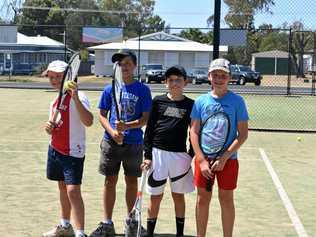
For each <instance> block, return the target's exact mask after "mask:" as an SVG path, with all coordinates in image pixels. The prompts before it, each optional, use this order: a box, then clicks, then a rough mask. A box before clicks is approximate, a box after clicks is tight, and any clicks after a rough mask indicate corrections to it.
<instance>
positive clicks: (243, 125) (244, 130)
mask: <svg viewBox="0 0 316 237" xmlns="http://www.w3.org/2000/svg"><path fill="white" fill-rule="evenodd" d="M237 130H238V136H237V137H236V139H235V140H234V141H233V143H232V144H231V145H230V146H229V147H228V148H227V150H226V151H225V152H224V154H223V155H222V157H221V158H222V159H226V160H228V159H229V158H230V156H231V155H232V154H233V153H234V152H236V151H237V150H238V149H239V148H240V147H241V145H242V144H244V142H245V141H246V140H247V138H248V121H240V122H238V124H237Z"/></svg>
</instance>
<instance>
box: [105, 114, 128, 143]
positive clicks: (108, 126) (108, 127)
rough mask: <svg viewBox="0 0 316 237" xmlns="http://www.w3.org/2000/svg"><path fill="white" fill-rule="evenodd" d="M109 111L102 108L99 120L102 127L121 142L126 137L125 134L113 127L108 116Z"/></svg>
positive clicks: (115, 139)
mask: <svg viewBox="0 0 316 237" xmlns="http://www.w3.org/2000/svg"><path fill="white" fill-rule="evenodd" d="M107 114H108V111H107V110H105V109H100V112H99V121H100V123H101V125H102V127H103V128H104V129H105V131H107V132H108V134H110V136H111V137H112V138H113V139H114V141H115V142H116V143H121V142H122V141H123V139H124V137H123V134H122V133H120V132H119V131H117V130H115V129H113V128H112V126H111V124H110V121H109V120H108V118H107Z"/></svg>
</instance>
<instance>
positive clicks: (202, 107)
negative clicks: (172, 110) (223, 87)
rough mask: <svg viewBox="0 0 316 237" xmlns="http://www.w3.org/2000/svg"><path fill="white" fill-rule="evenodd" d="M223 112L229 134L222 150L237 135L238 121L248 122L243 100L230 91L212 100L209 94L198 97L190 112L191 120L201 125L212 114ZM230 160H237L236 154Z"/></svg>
mask: <svg viewBox="0 0 316 237" xmlns="http://www.w3.org/2000/svg"><path fill="white" fill-rule="evenodd" d="M218 111H224V112H225V113H226V114H227V115H228V117H229V120H230V132H229V135H228V139H227V143H226V144H225V146H224V149H227V148H228V147H229V146H230V145H231V144H232V143H233V141H234V140H235V139H236V137H237V135H238V131H237V124H238V122H240V121H248V120H249V117H248V112H247V107H246V104H245V101H244V99H243V98H242V97H241V96H239V95H237V94H235V93H234V92H232V91H228V92H227V93H226V94H225V95H224V96H223V97H221V98H214V97H213V96H212V94H211V93H207V94H204V95H201V96H199V97H198V98H197V99H196V100H195V102H194V106H193V109H192V112H191V119H192V120H200V121H201V125H202V124H203V123H204V122H205V121H206V119H207V118H208V117H209V116H211V115H212V114H214V113H216V112H218ZM230 159H237V152H235V153H234V154H232V156H231V157H230Z"/></svg>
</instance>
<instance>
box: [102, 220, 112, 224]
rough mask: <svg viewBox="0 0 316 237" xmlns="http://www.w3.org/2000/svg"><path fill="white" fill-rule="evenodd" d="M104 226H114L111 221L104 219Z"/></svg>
mask: <svg viewBox="0 0 316 237" xmlns="http://www.w3.org/2000/svg"><path fill="white" fill-rule="evenodd" d="M102 223H103V224H108V225H112V224H113V222H112V220H111V219H104V221H102Z"/></svg>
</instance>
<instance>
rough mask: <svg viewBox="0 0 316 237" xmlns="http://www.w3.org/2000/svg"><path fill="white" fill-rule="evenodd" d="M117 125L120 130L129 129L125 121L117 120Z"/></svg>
mask: <svg viewBox="0 0 316 237" xmlns="http://www.w3.org/2000/svg"><path fill="white" fill-rule="evenodd" d="M115 126H116V129H117V130H118V131H120V132H124V131H125V130H127V126H126V124H125V123H124V122H123V121H117V120H116V121H115Z"/></svg>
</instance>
